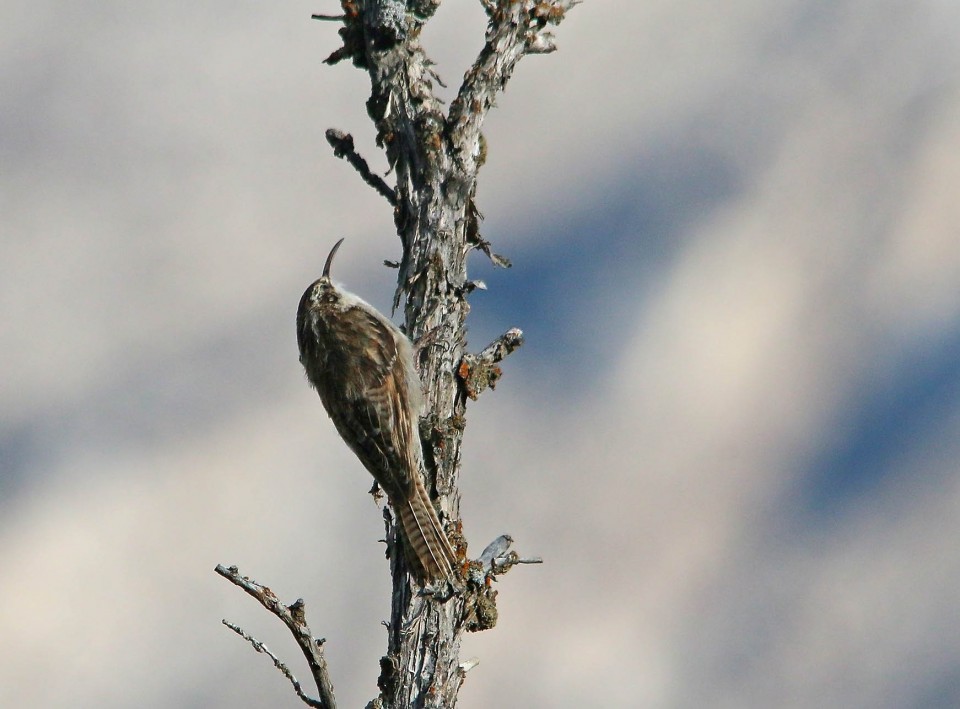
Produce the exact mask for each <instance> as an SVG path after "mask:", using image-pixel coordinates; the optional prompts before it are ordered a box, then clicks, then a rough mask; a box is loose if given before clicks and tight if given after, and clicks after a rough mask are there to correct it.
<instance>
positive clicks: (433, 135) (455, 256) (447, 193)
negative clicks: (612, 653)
mask: <svg viewBox="0 0 960 709" xmlns="http://www.w3.org/2000/svg"><path fill="white" fill-rule="evenodd" d="M481 3H482V5H483V7H484V9H485V10H486V13H487V17H488V26H487V29H486V35H485V42H484V46H483V49H482V50H481V51H480V53H479V55H478V56H477V58H476V60H475V61H474V63H473V65H472V66H471V68H470V69H469V70H468V71H467V72H466V74H465V76H464V79H463V83H462V85H461V86H460V88H459V91H458V93H457V96H456V98H455V100H454V101H453V102H452V103H451V105H450V109H449V111H444V109H443V105H442V102H441V101H440V100H439V99H438V98H437V97H436V96H435V94H434V91H433V86H434V81H436V82H437V83H441V82H440V80H439V77H438V76H437V74H436V72H435V71H434V69H433V62H431V61H430V59H429V58H428V57H427V54H426V52H425V51H424V49H423V47H422V46H421V44H420V37H421V30H422V28H423V25H424V24H425V23H426V22H427V21H428V20H429V19H430V18H431V17H432V16H433V14H434V13H435V12H436V9H437V7H438V6H439V0H340V5H341V8H342V13H343V14H342V15H325V14H318V15H314V18H315V19H318V20H324V21H339V22H341V23H342V27H341V28H340V29H339V32H338V33H339V36H340V39H341V41H342V45H341V46H340V47H339V48H338V49H336V50H335V51H334V52H333V53H331V54H330V56H329V57H327V59H326V60H325V61H326V62H327V63H329V64H336V63H338V62H341V61H344V60H349V61H350V62H351V63H352V64H353V65H354V66H356V67H358V68H361V69H363V70H365V71H366V72H367V74H368V76H369V79H370V87H371V94H370V98H369V99H368V100H367V113H368V115H369V116H370V118H371V119H372V120H373V122H374V125H375V127H376V131H377V132H376V143H377V145H378V146H379V147H381V148H382V149H383V150H384V152H385V153H386V157H387V162H388V165H389V168H390V170H389V172H388V174H392V175H393V178H394V180H395V184H394V185H388V184H387V182H386V180H385V179H384V178H383V177H381V176H379V175H376V174H374V173H373V172H372V171H371V170H370V167H369V165H368V164H367V162H366V160H364V159H363V158H362V157H361V156H360V155H359V153H358V152H357V151H356V149H355V146H354V142H353V138H352V137H351V136H350V135H349V134H348V133H344V132H341V131H338V130H333V129H331V130H328V131H327V134H326V137H327V140H328V142H329V143H330V145H331V146H333V148H334V153H335V155H336V156H337V157H341V158H344V159H346V160H347V161H348V162H350V164H351V165H352V166H353V167H354V169H356V170H357V172H358V173H359V174H360V176H361V177H362V179H363V180H364V182H366V183H367V185H369V186H370V187H372V188H373V189H374V190H375V191H376V192H377V193H378V194H380V195H381V196H383V197H385V198H386V199H387V201H388V202H389V203H390V204H391V205H392V206H393V216H394V224H395V226H396V230H397V234H398V235H399V237H400V242H401V245H402V257H401V260H400V262H399V263H398V264H390V265H393V266H395V267H396V268H397V288H396V291H395V294H394V302H393V306H394V310H396V309H397V308H398V307H399V306H400V305H401V304H402V306H403V308H402V310H403V315H404V328H405V332H406V334H407V335H408V336H409V337H410V338H411V339H412V340H413V341H414V342H417V343H424V346H418V348H417V350H416V360H417V368H418V373H419V375H420V379H421V382H422V383H423V389H424V391H423V393H424V411H425V415H424V416H423V418H422V419H421V422H420V424H421V425H420V429H421V439H422V444H423V454H424V464H425V466H426V469H425V470H424V471H423V472H424V475H425V483H426V488H427V490H428V491H429V493H430V496H431V498H432V499H433V502H434V505H435V507H436V508H437V511H438V515H439V517H440V520H441V521H442V523H443V524H444V525H445V527H446V532H447V534H448V536H449V538H450V540H451V542H452V543H453V545H454V547H455V549H456V551H457V554H458V557H459V560H460V564H461V568H460V572H461V573H462V575H463V579H464V583H463V584H462V585H460V584H452V585H451V584H447V585H446V587H444V588H423V587H421V586H420V585H419V584H418V583H417V582H416V581H415V578H414V576H412V575H411V574H410V570H409V568H408V566H407V561H406V558H405V555H404V553H403V550H402V548H401V539H400V537H399V536H398V531H397V527H396V524H395V520H394V517H393V515H392V514H391V513H390V510H389V509H385V510H384V519H385V522H386V528H387V535H386V542H387V555H388V557H389V559H390V572H391V577H392V584H393V594H392V599H391V612H390V620H389V622H388V623H386V626H387V654H386V655H385V656H384V657H383V658H382V659H381V661H380V668H381V672H380V677H379V680H378V686H379V688H380V694H379V696H378V697H377V698H376V699H374V700H373V701H372V702H371V703H370V705H369V706H374V707H386V708H393V709H401V708H406V707H438V708H439V707H444V708H449V707H454V706H455V705H456V701H457V694H458V692H459V689H460V686H461V683H462V681H463V678H464V676H465V674H466V672H467V671H469V670H470V669H471V668H472V667H474V666H475V665H476V664H477V661H476V660H468V661H466V662H461V661H460V659H459V654H460V644H461V640H462V638H463V635H464V633H466V632H474V631H478V630H485V629H488V628H492V627H493V626H494V625H495V624H496V621H497V615H498V611H497V606H496V597H497V591H496V590H495V588H494V582H495V581H496V580H497V576H499V575H502V574H504V573H506V572H507V571H509V570H510V569H511V568H513V567H514V566H516V565H518V564H531V563H541V562H540V559H538V558H524V557H521V556H520V555H518V554H517V553H516V552H513V551H510V549H509V548H510V545H511V543H512V541H513V540H512V538H511V537H509V536H508V535H503V536H501V537H499V538H498V539H497V540H495V541H494V542H493V543H492V544H491V545H489V546H488V547H487V549H486V550H485V551H484V552H483V554H481V556H480V558H479V559H477V560H475V561H470V560H469V556H468V553H467V541H466V538H465V537H464V535H463V527H462V523H461V521H460V491H459V486H458V482H459V475H460V463H461V445H462V441H463V431H464V427H465V423H466V418H465V416H466V405H467V400H468V398H471V399H473V398H476V397H477V396H479V394H480V393H481V392H482V391H483V390H485V389H486V388H488V387H489V388H492V387H493V386H494V384H495V383H496V382H497V380H498V379H499V378H500V376H501V370H500V368H499V367H498V366H497V365H498V363H499V362H501V361H502V360H503V359H504V358H505V357H506V356H508V355H509V354H510V353H511V352H513V351H514V350H516V349H517V348H518V347H519V346H520V345H521V344H522V342H523V333H522V332H521V331H520V330H519V329H516V328H515V329H512V330H509V331H508V332H506V333H505V334H504V335H503V336H501V337H500V338H498V339H497V340H495V341H494V342H493V343H491V344H490V345H489V346H487V347H486V348H484V349H483V350H482V351H481V352H480V353H479V354H476V355H472V354H468V353H467V350H466V317H467V313H468V312H469V309H470V306H469V304H468V303H467V297H468V295H469V294H470V293H472V292H474V291H475V290H477V289H479V288H482V287H483V285H482V283H480V282H477V281H470V280H469V279H468V277H467V254H468V253H469V252H470V251H471V250H473V249H479V250H481V251H483V252H484V253H485V254H486V255H487V256H488V257H489V258H490V259H491V260H492V261H493V262H494V263H495V264H496V265H499V266H504V267H507V266H509V265H510V262H509V260H508V259H506V258H504V257H503V256H500V255H498V254H495V253H494V252H493V251H492V249H491V246H490V243H489V242H488V241H487V240H486V239H484V238H483V237H482V236H481V234H480V222H481V220H482V215H481V213H480V210H479V209H478V208H477V205H476V204H475V196H476V190H477V175H478V172H479V170H480V168H481V167H482V165H483V163H484V160H485V157H486V143H485V140H484V138H483V135H482V133H481V127H482V125H483V121H484V118H485V117H486V114H487V113H488V112H489V110H490V109H491V108H492V107H493V106H494V104H495V99H496V96H497V94H498V93H499V92H501V91H503V89H504V87H505V86H506V84H507V82H508V81H509V79H510V76H511V75H512V74H513V71H514V69H515V67H516V65H517V63H518V62H519V61H520V59H521V58H522V57H523V56H525V55H528V54H544V53H547V52H551V51H553V50H554V49H555V48H556V47H555V44H554V37H553V35H552V34H551V32H550V31H549V28H551V27H553V26H555V25H557V24H559V23H560V22H561V21H562V20H563V19H564V17H565V15H566V12H567V11H568V10H569V9H570V8H571V7H573V6H574V5H575V4H576V0H481ZM441 85H442V83H441ZM464 394H466V396H465V395H464ZM217 572H218V573H220V574H221V575H222V576H225V577H226V578H229V579H230V580H231V581H233V582H234V583H235V584H237V585H238V586H240V587H241V588H244V590H246V591H247V593H250V594H251V595H253V596H254V597H255V598H257V599H258V600H259V601H260V602H261V603H262V604H263V605H264V607H265V608H267V609H268V610H270V611H271V612H272V613H274V614H275V615H277V616H278V617H279V618H281V620H283V621H284V622H285V623H286V624H287V627H288V628H290V630H291V632H292V633H293V634H294V636H295V637H296V638H297V642H298V644H300V647H301V649H302V650H303V652H304V655H305V656H306V657H307V661H308V663H310V667H311V671H313V672H314V677H315V679H316V680H317V685H318V688H319V690H320V694H321V698H320V699H319V700H309V701H320V702H329V704H323V706H333V704H332V702H333V693H332V688H330V686H329V679H328V678H327V676H326V663H325V661H324V660H323V654H322V647H321V646H322V641H316V640H315V639H314V638H313V636H312V634H311V633H310V630H309V628H308V627H307V626H306V622H305V620H304V618H303V603H302V601H297V603H295V604H294V605H293V606H289V607H287V606H284V605H283V604H281V603H280V602H279V601H278V600H277V599H276V596H274V595H273V593H272V592H271V591H270V590H269V589H267V588H266V587H263V586H260V585H259V584H256V583H255V582H252V581H250V580H249V579H245V578H244V577H241V576H240V575H239V573H238V572H237V570H236V569H235V568H230V569H224V568H223V567H222V566H221V567H217ZM231 627H233V626H231ZM236 630H237V632H240V633H241V635H243V637H245V638H247V639H248V641H250V642H251V643H253V644H254V647H256V648H257V649H258V650H262V651H264V652H268V651H267V650H266V648H263V646H262V644H261V643H259V641H255V640H254V639H252V638H250V637H249V636H247V635H246V634H245V633H243V632H242V631H240V630H239V629H236ZM268 654H269V655H270V656H271V657H272V658H273V659H274V663H275V664H277V666H278V668H280V669H281V672H284V674H285V675H286V676H287V677H288V678H289V679H290V680H291V681H292V682H294V686H295V688H297V687H298V685H297V684H296V681H295V679H293V677H292V675H291V674H289V670H285V665H283V664H282V663H281V662H280V661H279V660H278V659H277V658H276V657H275V656H274V655H273V654H272V653H269V652H268ZM328 690H329V693H328ZM297 692H298V695H299V696H301V698H302V699H304V701H308V698H305V696H304V695H303V694H302V692H301V690H300V689H297ZM309 701H308V703H309Z"/></svg>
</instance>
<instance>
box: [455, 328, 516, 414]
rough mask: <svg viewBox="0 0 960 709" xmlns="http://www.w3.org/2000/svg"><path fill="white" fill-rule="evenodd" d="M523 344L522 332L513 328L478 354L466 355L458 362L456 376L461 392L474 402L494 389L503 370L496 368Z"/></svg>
mask: <svg viewBox="0 0 960 709" xmlns="http://www.w3.org/2000/svg"><path fill="white" fill-rule="evenodd" d="M522 344H523V331H522V330H520V328H517V327H514V328H511V329H509V330H507V331H506V332H505V333H503V334H502V335H500V337H498V338H497V339H496V340H494V341H493V342H491V343H490V344H489V345H487V346H486V347H484V348H483V349H482V350H481V351H480V353H479V354H466V355H464V356H463V359H462V360H460V366H459V367H458V368H457V376H459V377H460V381H461V383H462V384H463V390H464V392H465V393H466V395H467V396H469V397H470V398H471V399H473V400H474V401H476V400H477V398H478V397H479V396H480V394H482V393H483V391H484V390H485V389H486V388H487V387H489V388H491V389H496V387H497V381H499V379H500V377H501V376H502V375H503V370H502V369H500V367H498V366H497V363H498V362H501V361H502V360H503V359H504V358H506V357H507V355H509V354H511V353H512V352H514V351H515V350H517V348H519V347H520V345H522Z"/></svg>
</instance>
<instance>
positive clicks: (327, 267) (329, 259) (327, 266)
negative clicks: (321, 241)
mask: <svg viewBox="0 0 960 709" xmlns="http://www.w3.org/2000/svg"><path fill="white" fill-rule="evenodd" d="M343 241H344V240H343V239H340V241H338V242H337V243H336V244H334V245H333V248H332V249H330V255H329V256H327V262H326V263H325V264H323V277H324V278H330V264H331V263H333V257H334V255H336V253H337V249H339V248H340V244H342V243H343Z"/></svg>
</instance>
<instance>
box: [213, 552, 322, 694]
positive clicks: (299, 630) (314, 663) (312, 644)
mask: <svg viewBox="0 0 960 709" xmlns="http://www.w3.org/2000/svg"><path fill="white" fill-rule="evenodd" d="M214 570H215V571H216V572H217V573H218V574H220V575H221V576H223V577H224V578H225V579H227V580H228V581H230V582H231V583H232V584H234V585H235V586H239V587H240V588H242V589H243V590H244V591H246V592H247V593H248V594H250V595H251V596H253V597H254V598H256V599H257V601H259V602H260V605H262V606H263V607H264V608H266V609H267V610H268V611H270V612H271V613H273V614H274V615H275V616H277V618H279V619H280V620H281V621H283V624H284V625H286V626H287V628H288V629H289V630H290V632H291V633H292V634H293V637H294V639H295V640H296V641H297V645H299V646H300V651H301V652H302V653H303V656H304V657H305V658H306V660H307V665H309V667H310V673H311V674H312V675H313V679H314V681H315V682H316V683H317V691H318V692H319V693H320V697H319V698H318V699H312V698H310V697H309V696H307V695H306V694H305V693H304V692H303V690H302V688H301V687H300V683H299V682H298V681H297V679H296V677H294V676H293V673H292V672H291V671H290V669H289V668H288V667H287V666H286V665H285V664H284V663H283V662H281V661H280V659H279V658H278V657H277V656H276V655H274V654H273V653H272V652H270V651H269V650H268V649H267V648H266V646H265V645H264V644H263V643H262V642H260V641H259V640H256V639H255V638H253V637H251V636H249V635H247V633H245V632H244V631H243V630H241V629H240V628H239V627H238V626H236V625H234V624H232V623H228V622H227V621H226V620H224V621H223V623H224V625H226V626H227V627H228V628H230V629H231V630H233V631H234V632H235V633H237V634H239V635H240V636H241V637H243V638H245V639H246V640H247V641H249V642H250V644H251V645H253V648H254V649H255V650H256V651H257V652H263V653H266V654H267V655H269V656H270V658H271V659H273V664H274V665H276V667H277V669H279V670H280V671H281V672H282V673H283V674H284V676H285V677H286V678H287V679H289V680H290V681H291V682H292V683H293V688H294V690H295V691H296V692H297V696H298V697H300V698H301V699H302V700H303V701H304V702H306V703H307V704H309V705H310V706H312V707H318V709H336V706H337V703H336V700H335V699H334V696H333V683H332V682H331V681H330V675H329V673H328V672H327V660H326V658H325V657H324V656H323V642H324V641H323V640H322V639H318V638H316V637H314V635H313V631H311V630H310V626H309V625H307V619H306V606H305V604H304V602H303V599H302V598H298V599H297V600H296V601H295V602H294V603H292V604H291V605H289V606H287V605H284V604H283V603H282V602H281V601H280V599H279V598H277V596H276V594H275V593H274V592H273V591H271V590H270V589H269V588H267V587H266V586H261V585H260V584H259V583H257V582H256V581H254V580H253V579H250V578H247V577H246V576H242V575H241V574H240V570H239V569H237V567H236V566H231V567H229V568H227V567H225V566H223V565H222V564H217V566H216V568H215V569H214Z"/></svg>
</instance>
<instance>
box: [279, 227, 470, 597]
mask: <svg viewBox="0 0 960 709" xmlns="http://www.w3.org/2000/svg"><path fill="white" fill-rule="evenodd" d="M343 242H344V239H340V240H339V241H338V242H337V243H336V244H334V246H333V248H332V249H331V250H330V254H329V255H328V256H327V260H326V263H325V264H324V267H323V273H322V275H321V276H320V278H318V279H317V280H315V281H314V282H313V283H311V284H310V285H309V286H308V287H307V289H306V290H305V291H304V293H303V296H302V297H301V298H300V305H299V307H298V308H297V344H298V346H299V349H300V363H301V364H302V365H303V368H304V371H305V372H306V375H307V379H308V380H309V382H310V384H311V385H312V386H313V387H314V388H315V389H316V390H317V393H318V394H319V395H320V401H321V402H322V403H323V407H324V409H326V412H327V414H328V415H329V416H330V418H331V419H332V420H333V424H334V426H335V427H336V429H337V432H338V433H339V434H340V437H341V438H342V439H343V440H344V441H345V442H346V444H347V445H348V446H349V447H350V449H351V450H352V451H353V452H354V454H356V456H357V458H359V459H360V462H361V463H362V464H363V466H364V467H365V468H366V469H367V471H369V473H370V474H371V475H373V478H374V480H376V481H377V484H378V485H379V486H380V489H381V490H383V492H384V493H386V496H387V500H388V502H389V503H390V506H391V507H392V508H393V510H394V513H395V515H396V517H397V519H398V520H399V527H400V530H401V534H402V537H403V539H404V540H405V544H404V548H405V552H406V557H407V560H408V562H409V565H410V567H411V569H412V570H413V571H414V574H415V575H416V576H418V577H420V578H421V579H422V580H423V581H426V582H431V581H436V580H447V581H450V582H451V583H455V580H456V579H455V576H454V570H455V569H456V567H457V559H456V554H455V553H454V551H453V548H452V546H451V544H450V541H449V539H448V538H447V535H446V533H445V532H444V529H443V526H442V525H441V524H440V519H439V517H438V516H437V512H436V510H435V509H434V507H433V503H432V502H431V500H430V496H429V494H428V493H427V489H426V487H425V486H424V483H423V469H424V465H423V452H422V448H421V443H420V433H419V417H420V409H421V405H422V391H421V385H420V378H419V376H418V375H417V371H416V368H415V366H414V356H413V345H412V344H411V342H410V340H409V339H408V338H407V336H406V335H405V334H404V333H403V332H402V331H401V330H400V328H398V327H397V326H396V325H394V323H393V322H392V321H391V320H390V319H389V318H387V317H386V316H384V315H383V314H382V313H380V312H379V311H377V309H376V308H374V307H373V306H372V305H370V304H369V303H367V302H366V301H364V300H363V299H361V298H360V297H358V296H356V295H354V294H353V293H350V292H349V291H347V290H346V289H345V288H343V287H342V286H341V285H339V284H336V283H334V282H333V281H332V280H331V278H330V266H331V264H332V262H333V257H334V256H335V255H336V253H337V250H338V249H339V248H340V246H341V244H343Z"/></svg>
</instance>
